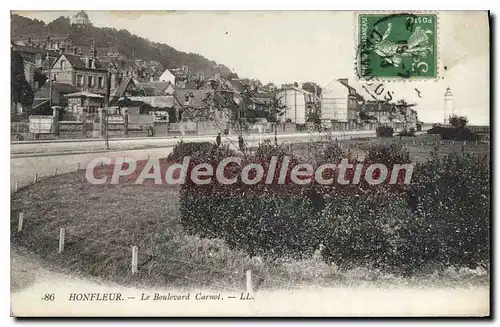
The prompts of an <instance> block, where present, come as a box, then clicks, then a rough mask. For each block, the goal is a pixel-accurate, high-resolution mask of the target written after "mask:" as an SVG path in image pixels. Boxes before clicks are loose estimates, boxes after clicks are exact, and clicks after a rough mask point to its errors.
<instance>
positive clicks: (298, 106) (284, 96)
mask: <svg viewBox="0 0 500 327" xmlns="http://www.w3.org/2000/svg"><path fill="white" fill-rule="evenodd" d="M276 96H277V98H278V101H279V102H280V103H281V104H282V105H283V106H284V107H285V109H284V114H283V115H282V116H280V117H278V119H279V121H280V122H291V123H293V124H305V123H306V119H307V117H306V115H307V112H308V105H309V104H310V103H312V102H313V94H312V93H310V92H307V91H306V90H303V89H299V88H298V87H296V86H288V85H287V86H285V87H283V88H282V89H281V90H279V91H278V92H277V94H276Z"/></svg>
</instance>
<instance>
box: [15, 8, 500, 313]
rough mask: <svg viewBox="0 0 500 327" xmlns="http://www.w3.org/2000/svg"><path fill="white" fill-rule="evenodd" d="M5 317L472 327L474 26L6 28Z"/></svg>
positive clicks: (477, 271) (277, 17)
mask: <svg viewBox="0 0 500 327" xmlns="http://www.w3.org/2000/svg"><path fill="white" fill-rule="evenodd" d="M10 19H11V43H10V55H11V101H10V104H11V114H10V117H11V146H10V151H11V152H10V153H11V157H10V169H11V170H10V171H11V172H10V178H11V181H10V185H11V200H10V244H11V257H10V267H11V268H10V271H11V285H10V287H11V294H10V297H11V315H12V316H14V317H40V316H44V317H67V316H84V317H89V316H107V317H112V316H113V317H114V316H127V317H144V316H165V317H220V316H229V317H271V316H290V317H303V316H310V317H315V316H321V317H325V316H326V317H471V316H472V317H489V316H490V314H491V313H490V312H491V309H490V285H491V284H490V264H491V263H490V260H491V248H490V244H491V239H492V235H491V230H490V222H491V200H492V199H491V168H492V167H491V166H490V163H491V161H490V155H491V152H490V150H491V141H490V82H489V81H490V40H489V36H490V16H489V12H487V11H303V12H302V11H92V10H81V11H63V10H62V11H15V10H14V11H11V15H10Z"/></svg>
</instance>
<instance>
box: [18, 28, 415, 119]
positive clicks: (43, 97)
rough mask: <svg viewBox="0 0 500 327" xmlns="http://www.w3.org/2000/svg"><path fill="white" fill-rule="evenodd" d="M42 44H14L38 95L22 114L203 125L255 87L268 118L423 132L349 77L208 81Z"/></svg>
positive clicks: (407, 112)
mask: <svg viewBox="0 0 500 327" xmlns="http://www.w3.org/2000/svg"><path fill="white" fill-rule="evenodd" d="M42 41H43V40H42ZM42 41H40V40H31V39H30V40H28V41H26V42H13V43H12V46H11V47H12V50H13V51H17V52H18V53H20V54H21V56H22V57H23V59H24V68H25V77H26V80H27V81H28V83H29V84H30V85H31V86H32V89H33V90H34V95H35V97H34V98H35V99H34V102H33V105H32V106H31V108H23V109H21V110H20V111H19V112H16V113H22V112H23V111H25V110H26V109H28V110H29V111H31V112H35V113H44V112H47V113H48V112H50V111H51V106H59V107H63V108H67V110H66V113H67V115H68V116H70V117H73V118H74V119H79V118H80V117H81V116H82V115H83V114H86V115H92V114H97V111H98V108H101V107H104V106H111V107H117V108H118V109H120V108H121V107H126V108H127V109H128V112H129V113H130V115H131V117H132V118H131V119H132V120H133V119H134V118H133V117H134V116H139V115H143V114H148V113H149V112H151V111H163V112H167V111H168V112H169V115H168V117H170V119H172V120H174V121H179V120H182V119H201V115H197V114H196V113H197V112H201V111H203V109H204V108H206V107H207V102H206V99H207V98H212V99H214V98H218V97H221V96H224V95H227V94H228V93H230V94H239V93H242V92H244V90H245V89H248V88H251V89H252V90H253V92H252V97H251V104H250V105H251V107H252V108H253V109H254V110H255V111H256V112H260V113H262V112H265V111H268V114H267V115H264V116H268V117H270V116H271V114H270V113H269V111H270V110H271V108H272V107H273V106H275V103H276V102H278V103H279V105H278V106H279V107H280V108H281V114H280V115H278V116H277V117H275V118H276V119H277V121H278V122H281V123H292V124H296V125H304V124H306V122H308V121H310V120H311V117H313V118H314V119H315V120H318V119H319V120H320V121H321V124H322V125H323V126H324V127H327V128H333V129H352V128H356V127H359V126H360V125H363V124H384V125H392V126H395V127H398V126H405V127H407V128H412V127H413V128H415V127H416V124H417V121H418V117H417V113H416V111H415V110H414V109H412V108H411V107H408V106H397V105H395V104H393V103H389V102H384V101H374V100H368V99H365V98H364V97H363V96H362V95H361V94H360V93H359V92H358V91H357V90H356V89H355V88H354V87H353V86H351V85H350V84H349V81H348V79H338V80H334V81H332V82H331V83H329V84H328V85H326V86H324V87H323V88H322V91H321V95H318V94H317V93H316V92H315V93H311V92H308V91H306V90H304V89H303V88H301V87H299V85H298V84H297V83H294V84H285V85H282V87H281V88H279V89H275V88H274V87H273V88H271V87H262V86H259V85H252V83H253V82H252V81H249V80H241V79H224V78H222V77H221V76H220V75H216V76H211V77H210V78H208V79H207V78H205V76H203V75H201V74H197V73H194V72H191V71H190V70H189V67H187V66H183V67H180V68H176V69H163V67H161V65H160V64H159V63H157V62H153V61H145V60H140V59H137V60H133V61H127V60H125V59H124V58H122V57H121V56H120V55H119V54H118V53H113V52H108V53H107V54H106V55H105V56H98V50H97V48H96V47H95V44H93V45H92V46H91V47H90V48H89V49H88V51H81V50H80V49H77V48H76V46H75V45H74V43H72V42H71V40H68V39H67V38H66V39H65V38H64V37H60V38H50V37H49V38H48V39H47V40H46V41H44V42H42ZM36 74H44V75H46V76H48V78H49V80H48V81H47V82H45V84H43V85H40V84H39V82H38V79H37V78H35V76H36ZM260 118H262V117H260ZM211 119H216V120H220V121H222V122H227V121H229V120H230V119H231V117H227V116H224V115H223V114H222V113H215V114H214V116H213V117H211Z"/></svg>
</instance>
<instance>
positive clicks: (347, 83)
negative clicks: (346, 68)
mask: <svg viewBox="0 0 500 327" xmlns="http://www.w3.org/2000/svg"><path fill="white" fill-rule="evenodd" d="M338 81H339V82H340V83H344V84H345V85H349V79H348V78H339V79H338Z"/></svg>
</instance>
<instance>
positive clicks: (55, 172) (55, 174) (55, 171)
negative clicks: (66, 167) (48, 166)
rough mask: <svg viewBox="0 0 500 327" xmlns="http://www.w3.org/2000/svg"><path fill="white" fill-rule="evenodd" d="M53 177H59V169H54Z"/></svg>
mask: <svg viewBox="0 0 500 327" xmlns="http://www.w3.org/2000/svg"><path fill="white" fill-rule="evenodd" d="M53 176H54V177H55V176H57V167H56V168H54V174H53Z"/></svg>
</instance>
